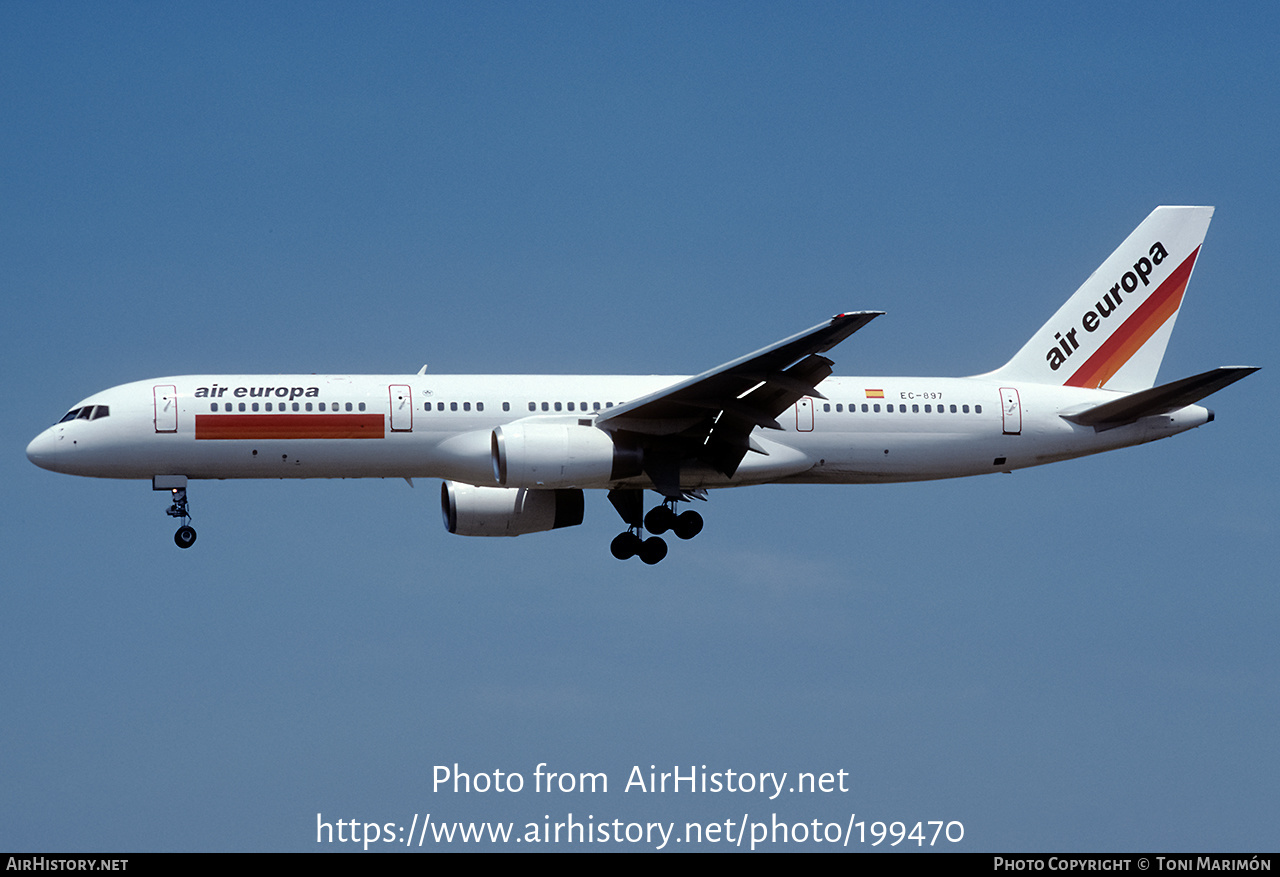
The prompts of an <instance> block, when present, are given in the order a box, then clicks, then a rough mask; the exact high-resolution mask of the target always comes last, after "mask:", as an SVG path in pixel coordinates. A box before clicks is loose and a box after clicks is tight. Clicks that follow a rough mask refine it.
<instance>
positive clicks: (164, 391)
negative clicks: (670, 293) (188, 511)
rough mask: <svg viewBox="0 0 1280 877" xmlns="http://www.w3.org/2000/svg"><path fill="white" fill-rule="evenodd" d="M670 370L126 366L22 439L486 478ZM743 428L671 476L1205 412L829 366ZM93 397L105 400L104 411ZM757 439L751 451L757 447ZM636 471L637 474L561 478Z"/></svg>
mask: <svg viewBox="0 0 1280 877" xmlns="http://www.w3.org/2000/svg"><path fill="white" fill-rule="evenodd" d="M681 380H684V378H682V377H680V376H664V375H649V376H601V375H427V374H418V375H274V376H267V375H185V376H181V377H165V378H157V379H155V380H150V381H139V382H135V383H131V384H123V385H121V386H117V387H113V388H111V389H109V390H104V391H102V392H100V393H96V394H94V395H93V396H90V397H88V398H87V399H85V400H84V401H82V402H81V403H79V405H77V406H76V409H73V410H77V409H78V410H79V411H81V412H83V411H85V409H88V408H90V407H92V411H91V412H90V413H89V414H87V415H85V416H77V417H75V418H73V419H70V420H64V421H63V422H60V423H57V424H55V425H54V426H51V427H49V428H48V429H46V430H45V431H44V432H42V433H41V434H40V435H39V436H37V437H36V438H35V439H34V440H33V441H32V442H31V444H30V446H29V447H28V449H27V454H28V456H29V457H30V458H31V460H32V461H33V462H34V463H36V464H37V465H39V466H42V467H43V468H46V469H51V470H54V471H57V472H65V473H69V474H74V475H88V476H96V477H102V478H152V477H154V476H166V475H182V476H186V477H187V478H192V479H208V478H370V477H374V478H379V477H380V478H390V477H395V478H444V479H450V480H454V481H460V482H465V483H468V484H474V485H477V486H492V485H495V484H496V483H497V482H496V480H495V475H494V471H493V461H492V456H491V435H492V431H493V430H494V429H495V428H496V427H500V426H504V425H506V424H511V423H514V422H516V421H526V422H528V421H534V422H543V423H562V424H568V425H574V426H583V427H590V426H591V424H592V421H593V419H594V417H595V416H596V415H597V414H603V413H605V412H607V411H608V410H609V409H611V408H612V407H613V406H615V405H619V404H621V403H624V402H627V401H628V400H632V399H635V398H637V397H640V396H644V395H646V394H649V393H654V392H657V391H659V390H661V389H662V388H664V387H668V386H671V385H672V384H674V383H676V382H678V381H681ZM818 390H819V391H820V393H821V394H822V395H824V396H826V399H821V398H813V397H804V398H802V399H800V400H799V401H798V402H796V403H795V404H794V405H792V406H791V407H790V408H789V409H787V410H786V411H785V412H783V414H782V415H781V416H779V417H778V418H777V422H778V424H779V425H781V427H782V429H781V430H774V429H763V428H757V429H756V430H755V431H754V433H753V435H752V439H753V443H754V444H755V446H756V449H757V451H756V452H753V453H748V454H747V455H746V457H745V459H744V460H743V461H742V464H741V466H740V467H739V468H738V469H737V471H736V473H735V474H734V475H733V477H732V478H729V477H726V476H724V475H723V474H720V473H718V472H715V471H711V470H710V469H708V468H705V467H700V466H693V467H691V468H685V469H682V470H681V475H680V481H681V487H684V488H687V489H697V488H719V487H731V486H736V485H747V484H762V483H768V482H779V481H785V482H810V483H838V484H855V483H868V482H890V481H920V480H928V479H936V478H954V477H960V476H966V475H979V474H983V473H986V472H1002V471H1004V472H1007V471H1011V470H1013V469H1019V468H1024V467H1027V466H1036V465H1040V464H1043V463H1049V462H1053V461H1056V460H1064V459H1069V458H1072V457H1079V456H1084V455H1087V454H1093V453H1098V452H1100V451H1106V450H1111V449H1113V448H1119V447H1125V446H1128V445H1136V444H1141V443H1143V442H1148V441H1153V440H1155V439H1158V438H1163V437H1165V436H1168V435H1172V434H1174V433H1178V432H1182V431H1184V430H1187V429H1191V428H1193V427H1196V426H1200V425H1201V424H1203V423H1205V422H1207V421H1208V420H1210V419H1211V417H1212V415H1211V413H1210V412H1209V411H1208V409H1206V408H1202V407H1200V406H1197V405H1191V406H1187V407H1185V408H1182V409H1179V410H1177V411H1175V412H1172V413H1171V414H1166V415H1160V416H1152V417H1144V418H1142V419H1141V420H1139V421H1138V422H1136V423H1131V424H1128V425H1125V426H1121V427H1117V428H1115V429H1109V430H1105V431H1101V432H1099V431H1095V430H1094V429H1093V428H1092V427H1084V426H1079V425H1076V424H1073V423H1071V422H1068V421H1067V420H1065V419H1063V418H1062V417H1061V416H1060V415H1061V414H1063V413H1070V412H1071V411H1075V410H1080V409H1083V408H1087V407H1089V406H1092V405H1097V404H1100V403H1102V402H1106V401H1110V400H1112V399H1116V398H1118V397H1119V396H1120V395H1121V394H1117V393H1114V392H1111V391H1107V390H1089V389H1080V388H1074V387H1060V386H1049V385H1043V384H1022V385H1013V386H1010V385H1009V384H1008V383H1003V384H1002V383H998V382H992V381H990V380H989V379H986V378H983V377H975V378H912V377H871V378H866V377H834V376H833V377H830V378H827V379H826V380H825V381H823V382H822V383H821V384H820V385H819V387H818ZM99 406H105V412H101V411H100V408H99ZM760 451H763V452H764V453H760ZM574 486H576V487H582V488H615V487H648V486H650V485H649V482H648V478H647V476H644V475H640V476H633V477H630V478H625V479H619V480H617V481H610V480H607V479H604V480H597V481H595V482H593V483H582V484H576V485H574Z"/></svg>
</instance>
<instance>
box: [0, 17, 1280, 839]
mask: <svg viewBox="0 0 1280 877" xmlns="http://www.w3.org/2000/svg"><path fill="white" fill-rule="evenodd" d="M1276 26H1277V13H1276V12H1275V11H1274V9H1273V8H1272V7H1271V6H1269V5H1265V4H1248V3H1242V4H1235V5H1231V6H1229V7H1227V8H1226V9H1212V10H1211V9H1210V8H1209V7H1206V6H1204V5H1203V4H1176V3H1175V4H1161V5H1159V6H1153V7H1150V8H1144V7H1141V6H1122V7H1115V6H1114V5H1113V4H1099V5H1092V4H1085V5H1080V4H1074V5H1072V6H1071V7H1070V8H1069V9H1061V10H1052V9H1050V10H1042V9H1035V10H1032V9H1030V8H1028V7H1025V6H1024V5H1021V4H1008V5H1004V4H994V5H993V4H987V5H980V6H976V7H971V6H967V5H926V4H914V5H906V4H891V5H885V4H874V5H862V4H820V3H814V4H805V5H802V6H800V7H799V8H792V7H784V6H782V5H767V4H745V5H744V4H661V3H651V4H628V5H622V4H570V3H556V4H505V3H490V4H433V5H425V4H383V5H376V6H372V7H366V6H360V5H348V4H274V5H272V6H271V7H270V8H269V9H262V8H260V6H259V5H257V4H216V5H202V4H179V5H174V4H154V5H152V4H128V5H125V4H118V5H83V4H61V3H42V4H18V3H7V4H4V5H3V6H0V46H2V50H0V107H2V109H3V118H4V119H5V124H4V125H3V126H0V156H3V159H4V160H3V176H2V178H0V179H2V181H3V182H2V184H0V185H2V189H0V232H2V233H0V254H2V258H0V284H2V285H3V290H4V301H5V314H6V317H5V319H4V321H3V323H2V324H0V332H3V346H2V348H0V349H2V350H3V354H0V356H3V363H4V365H5V372H6V375H7V380H6V381H4V382H3V385H2V386H0V400H2V402H3V405H4V410H5V411H6V412H7V416H6V417H5V418H4V420H3V426H2V427H0V428H3V430H4V433H5V441H4V447H6V448H7V449H8V453H7V454H5V455H3V456H2V457H0V467H2V468H0V472H2V473H3V478H4V483H5V490H6V497H7V502H5V503H4V504H3V508H2V509H0V552H2V554H0V556H3V558H4V561H5V566H6V568H7V571H8V575H7V576H6V581H7V583H8V587H7V590H6V597H7V599H6V601H5V604H6V608H5V612H4V613H3V620H2V621H0V631H3V636H0V643H2V645H0V657H2V658H3V666H4V668H5V669H4V671H3V675H2V676H0V679H3V683H0V696H2V698H3V702H4V704H5V706H6V717H5V720H4V721H3V722H0V753H2V754H0V778H2V781H3V787H4V788H5V790H6V791H5V794H4V796H3V798H4V803H3V804H2V805H0V848H5V849H25V850H38V851H53V850H91V849H92V850H129V851H140V850H304V851H309V850H315V849H317V846H316V843H315V833H314V832H315V820H316V814H317V813H318V812H319V813H323V814H325V818H326V819H327V818H330V817H331V818H332V819H333V820H337V819H356V820H358V821H360V822H377V823H386V822H396V823H398V824H405V823H408V822H409V820H410V819H411V817H412V815H413V814H414V813H419V814H425V813H428V812H430V813H433V814H435V816H436V818H439V819H461V820H473V819H480V820H484V819H492V820H511V821H514V822H516V823H517V825H521V826H522V825H523V824H524V823H526V822H530V821H537V822H541V821H543V817H544V815H546V816H550V817H551V818H552V819H553V820H555V819H562V818H563V817H564V815H565V814H567V813H569V812H573V813H575V814H577V815H578V816H579V818H581V817H582V816H583V815H584V814H592V815H593V816H594V817H595V818H596V819H598V820H599V819H610V820H611V819H614V818H618V819H622V820H624V821H626V820H655V819H661V820H672V821H676V822H678V823H680V824H683V822H685V821H691V820H702V821H715V820H719V821H723V820H724V819H727V818H732V819H735V820H737V819H740V818H741V816H742V814H743V813H749V814H750V815H751V818H753V819H754V818H764V819H767V818H769V816H770V815H771V814H773V813H777V814H778V815H779V817H780V818H783V819H786V820H797V821H798V820H803V819H810V820H811V819H814V818H820V819H821V820H822V821H824V822H826V821H832V822H841V823H843V822H846V821H847V820H848V819H849V814H851V813H856V814H858V818H859V819H864V818H865V819H866V820H868V822H870V821H872V820H875V819H881V820H885V821H891V820H902V821H905V822H907V823H908V824H911V823H914V822H916V821H919V820H924V821H927V820H933V819H945V820H958V821H960V822H963V824H964V826H965V839H964V842H963V843H962V844H960V845H959V846H958V848H959V849H964V850H967V851H973V850H1051V851H1052V850H1090V849H1094V850H1098V849H1100V850H1156V851H1173V850H1274V849H1275V848H1276V846H1277V840H1278V837H1277V829H1276V819H1275V817H1276V803H1275V792H1274V789H1275V785H1276V780H1277V773H1278V771H1277V767H1278V764H1277V755H1276V747H1275V729H1276V727H1278V726H1280V712H1278V707H1277V704H1278V703H1280V698H1278V695H1280V691H1278V690H1277V687H1278V686H1277V671H1278V670H1280V666H1278V665H1280V661H1278V659H1277V654H1276V647H1275V636H1274V635H1275V630H1276V627H1277V621H1278V620H1280V618H1278V615H1280V598H1277V596H1276V589H1275V586H1274V585H1275V574H1274V567H1275V560H1276V549H1275V547H1274V545H1275V540H1276V535H1277V529H1278V528H1277V505H1276V499H1275V491H1274V489H1273V488H1274V485H1275V484H1276V475H1277V472H1276V462H1275V461H1276V454H1275V450H1276V449H1275V417H1274V414H1273V411H1272V409H1271V408H1270V404H1269V403H1268V404H1267V405H1265V406H1263V407H1262V408H1261V409H1259V408H1258V407H1257V405H1256V400H1257V399H1259V398H1262V399H1268V398H1273V397H1274V391H1273V387H1274V385H1273V377H1272V375H1273V371H1272V368H1271V367H1272V366H1273V363H1272V362H1271V358H1272V357H1271V352H1272V350H1273V349H1274V340H1273V339H1272V337H1271V335H1272V332H1273V327H1274V326H1275V325H1276V323H1277V317H1280V314H1277V310H1278V308H1277V304H1276V296H1275V295H1274V294H1273V288H1274V285H1275V279H1274V273H1273V270H1272V267H1273V266H1272V261H1273V260H1272V259H1271V258H1270V254H1271V252H1272V251H1273V249H1274V236H1275V234H1276V231H1277V221H1276V211H1275V205H1276V203H1277V194H1278V193H1277V183H1276V175H1275V167H1276V163H1277V158H1278V156H1277V144H1278V143H1280V121H1278V120H1280V117H1278V116H1277V114H1276V112H1275V95H1276V94H1277V93H1280V81H1278V80H1280V65H1277V63H1276V61H1275V57H1274V45H1273V43H1274V34H1275V33H1276V29H1277V27H1276ZM1158 204H1212V205H1215V206H1216V207H1217V213H1216V215H1215V218H1214V221H1213V224H1212V226H1211V227H1210V230H1209V234H1208V238H1207V239H1206V243H1205V247H1204V250H1203V253H1202V256H1201V258H1200V260H1199V262H1198V264H1197V266H1196V273H1195V276H1194V278H1193V280H1192V283H1191V286H1190V288H1189V290H1188V295H1187V298H1186V300H1185V303H1184V306H1183V309H1182V312H1181V315H1180V319H1179V321H1178V326H1177V330H1176V331H1175V333H1174V335H1173V338H1172V341H1171V343H1170V345H1169V349H1168V353H1167V355H1166V357H1165V361H1164V366H1163V369H1162V371H1161V377H1162V379H1165V380H1172V379H1174V378H1177V377H1182V376H1185V375H1189V374H1194V373H1196V372H1200V371H1204V370H1206V369H1208V368H1211V367H1214V366H1217V365H1224V364H1248V365H1258V366H1263V367H1264V370H1263V371H1262V372H1260V373H1259V374H1257V375H1255V376H1253V377H1251V378H1249V379H1248V380H1247V381H1245V382H1243V383H1241V384H1239V385H1236V386H1234V387H1231V388H1229V389H1227V390H1225V391H1223V392H1222V393H1221V394H1220V395H1219V396H1216V397H1214V398H1213V400H1212V401H1211V402H1210V405H1211V406H1212V407H1213V408H1214V409H1215V410H1216V411H1217V414H1218V419H1217V421H1216V422H1215V423H1213V424H1211V425H1209V426H1207V427H1205V428H1203V429H1200V430H1195V431H1193V432H1191V433H1189V434H1186V435H1183V436H1179V437H1175V438H1173V439H1170V440H1168V441H1164V442H1160V443H1157V444H1155V445H1150V446H1146V447H1141V448H1134V449H1129V450H1125V451H1121V452H1117V453H1113V454H1108V455H1104V456H1101V457H1096V458H1092V459H1084V460H1077V461H1073V462H1068V463H1063V464H1058V465H1054V466H1049V467H1045V468H1042V469H1038V470H1024V471H1021V472H1018V473H1015V474H1014V475H1012V476H990V477H984V478H977V479H967V480H960V481H952V482H940V483H933V484H915V485H897V486H872V487H766V488H759V489H753V490H747V491H729V492H722V493H718V494H715V495H713V498H712V501H711V502H710V503H709V504H708V505H707V506H706V507H705V508H704V509H702V511H703V512H704V513H705V515H706V517H707V526H706V529H705V531H704V532H703V534H702V535H701V536H699V537H698V539H697V540H696V541H694V542H692V543H682V544H678V545H673V547H672V551H671V553H670V555H669V556H668V558H667V559H666V560H665V561H664V562H663V563H662V564H661V565H659V566H657V567H652V568H650V567H644V566H642V565H641V564H639V563H637V562H634V561H633V562H630V563H625V564H623V563H618V562H617V561H615V560H613V559H612V558H611V557H610V556H609V554H608V550H607V545H608V541H609V539H610V538H612V537H613V535H614V534H615V533H616V532H618V530H619V529H620V526H619V522H618V519H617V517H616V515H615V514H614V512H613V510H612V509H611V508H610V507H609V505H608V503H607V502H606V501H605V499H604V497H603V496H589V497H588V501H587V521H586V523H585V524H584V525H583V526H582V527H579V528H576V529H572V530H567V531H561V532H556V533H550V534H539V535H532V536H526V537H521V538H518V539H512V540H479V539H463V538H459V537H454V536H450V535H448V534H447V533H446V532H445V531H444V529H443V527H442V526H441V524H440V516H439V512H438V485H437V484H436V483H434V482H428V483H421V482H420V483H418V485H417V486H416V487H415V488H414V489H410V488H409V487H408V486H407V485H405V484H404V482H402V481H393V480H388V481H305V482H296V483H288V482H239V483H237V482H213V483H208V484H206V483H197V484H195V485H194V487H193V490H192V492H191V494H192V510H193V512H194V514H195V521H194V523H195V524H196V526H197V527H198V528H199V531H200V542H199V543H198V544H197V546H196V547H195V548H193V549H192V550H190V551H185V552H180V551H179V550H178V549H176V548H175V547H174V546H173V544H172V541H171V539H170V536H171V532H172V524H171V522H170V520H169V519H168V518H167V517H165V516H164V514H163V509H164V505H165V497H164V496H162V495H160V494H153V493H152V492H151V491H150V489H149V485H147V484H145V483H132V482H113V481H98V480H89V479H78V478H72V477H68V476H61V475H55V474H52V473H49V472H45V471H42V470H39V469H37V468H35V467H34V466H32V465H31V464H30V463H29V462H28V461H27V460H26V459H25V457H24V455H23V453H22V452H23V448H24V447H25V445H26V443H27V442H28V441H29V440H30V439H31V438H32V437H33V436H34V435H35V434H36V433H37V432H39V431H40V430H41V429H43V428H44V427H45V426H47V425H48V424H50V423H52V422H53V421H54V420H55V419H56V418H57V417H58V416H60V415H61V414H62V413H63V412H64V411H65V410H67V408H69V407H70V406H71V405H72V404H74V403H75V402H76V401H77V400H79V399H81V398H83V397H85V396H87V395H88V394H90V393H92V392H94V391H96V390H99V389H103V388H105V387H108V386H111V385H114V384H117V383H123V382H125V381H130V380H137V379H143V378H148V377H153V376H159V375H170V374H183V373H198V372H199V373H220V372H264V373H281V372H286V373H287V372H339V373H342V372H371V373H396V372H406V373H412V372H416V371H417V370H418V368H419V367H420V366H421V365H422V364H423V363H424V362H425V363H428V364H429V365H430V368H431V370H432V371H435V372H442V373H473V372H499V373H503V372H506V373H520V372H531V373H544V372H564V373H643V374H648V373H696V372H699V371H702V370H704V369H706V368H709V367H711V366H713V365H715V364H718V363H720V362H724V361H726V360H729V359H733V358H735V357H737V356H739V355H741V354H743V353H745V352H748V351H750V350H754V349H757V348H758V347H761V346H763V345H765V344H767V343H770V342H772V341H774V340H777V339H779V338H782V337H784V336H786V335H789V334H791V333H793V332H795V331H798V330H800V329H802V328H805V327H807V326H810V325H813V324H815V323H817V322H819V321H820V320H822V319H824V318H826V317H827V316H829V315H831V314H833V313H836V312H839V311H842V310H854V309H876V310H884V311H886V312H887V315H886V316H885V317H883V318H881V319H879V320H877V321H876V322H875V323H874V324H872V325H871V326H869V327H867V328H866V329H865V330H863V331H862V332H859V333H858V335H857V336H856V337H855V338H852V339H850V340H849V341H848V342H846V343H845V344H843V345H842V346H840V347H839V348H837V349H836V351H835V354H834V358H835V359H836V363H837V373H838V374H882V375H884V374H926V375H929V374H937V375H963V374H972V373H977V372H982V371H986V370H988V369H991V368H994V367H996V366H998V365H1000V364H1001V363H1002V362H1004V361H1005V360H1006V359H1007V358H1008V357H1009V356H1011V355H1012V354H1013V353H1014V352H1015V351H1016V350H1017V349H1018V347H1019V346H1021V344H1022V342H1023V341H1024V340H1025V339H1026V338H1027V337H1029V336H1030V334H1031V333H1032V332H1033V331H1034V330H1035V329H1036V328H1037V327H1039V326H1040V325H1041V323H1043V321H1044V320H1045V319H1046V318H1047V317H1048V316H1049V315H1050V314H1052V313H1053V311H1054V310H1055V309H1056V308H1057V307H1058V305H1059V304H1061V302H1062V301H1064V300H1065V299H1066V297H1067V296H1068V295H1069V294H1070V292H1071V291H1073V290H1074V289H1075V288H1076V287H1077V286H1078V285H1079V284H1080V283H1081V282H1082V281H1083V280H1084V279H1085V277H1087V276H1088V274H1089V272H1091V271H1092V270H1093V269H1094V268H1095V267H1096V266H1097V265H1098V264H1099V263H1100V262H1101V261H1102V260H1103V259H1104V258H1105V257H1106V256H1107V255H1108V254H1109V253H1110V252H1111V250H1112V249H1113V248H1114V247H1115V246H1116V245H1117V244H1118V243H1119V242H1120V241H1121V240H1123V238H1124V236H1125V235H1126V234H1128V232H1129V231H1131V230H1132V229H1133V228H1134V227H1135V226H1136V225H1137V224H1138V222H1140V221H1141V220H1142V218H1143V217H1145V216H1146V215H1147V213H1148V212H1150V210H1151V209H1152V208H1153V207H1155V206H1156V205H1158ZM455 762H456V763H458V764H459V765H461V767H462V768H463V769H464V770H470V771H472V772H483V771H489V772H491V771H493V770H495V769H500V770H503V771H504V772H505V771H519V772H521V773H522V774H523V775H524V776H525V777H526V779H530V780H531V778H532V774H533V771H534V768H535V767H536V766H537V764H538V763H540V762H546V763H547V764H548V765H549V766H550V769H553V770H564V771H572V772H581V771H603V772H605V773H607V774H608V776H609V779H610V784H611V785H610V791H609V792H608V793H607V794H597V795H594V796H592V795H579V796H577V797H571V796H556V797H554V798H551V799H548V798H546V797H545V796H543V797H541V798H539V797H538V796H536V795H534V794H532V793H529V792H524V793H521V794H511V795H505V796H499V795H495V794H489V795H478V794H471V795H452V794H445V793H434V792H433V791H432V788H431V786H432V782H431V781H432V776H433V768H434V766H435V765H438V764H443V765H452V764H454V763H455ZM651 764H653V765H658V766H659V769H660V770H662V769H665V770H671V769H672V768H673V767H674V766H676V765H680V766H682V768H684V769H687V768H688V766H690V765H707V769H708V770H709V771H714V770H725V769H733V770H735V771H747V772H753V771H754V772H762V771H763V772H768V771H777V772H781V771H788V772H791V773H792V775H794V772H796V771H814V772H822V771H836V770H846V771H848V772H849V784H850V791H849V792H847V793H837V794H831V795H825V796H823V795H817V796H809V797H807V798H806V797H800V796H791V797H786V798H782V799H779V800H777V801H772V802H771V801H768V800H766V799H763V798H761V797H760V796H751V795H747V794H736V795H730V794H721V795H702V796H698V795H688V794H685V795H648V796H643V795H640V794H637V793H634V792H633V793H624V792H623V791H622V786H623V784H624V783H625V780H626V777H627V774H628V772H629V771H630V769H631V767H632V766H633V765H640V766H642V767H643V768H646V769H647V767H648V766H649V765H651ZM641 846H642V848H643V845H641ZM706 848H710V847H706Z"/></svg>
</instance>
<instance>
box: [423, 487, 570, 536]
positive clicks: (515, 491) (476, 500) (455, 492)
mask: <svg viewBox="0 0 1280 877" xmlns="http://www.w3.org/2000/svg"><path fill="white" fill-rule="evenodd" d="M583 506H584V503H583V498H582V491H581V490H529V489H528V488H524V487H472V486H471V485H470V484H457V483H455V482H453V481H446V482H444V484H443V485H441V488H440V510H441V511H442V512H443V513H444V526H445V529H446V530H448V531H449V532H450V533H456V534H457V535H459V536H519V535H521V534H523V533H541V532H543V531H544V530H558V529H559V528H561V527H576V526H577V525H578V524H581V523H582V512H583Z"/></svg>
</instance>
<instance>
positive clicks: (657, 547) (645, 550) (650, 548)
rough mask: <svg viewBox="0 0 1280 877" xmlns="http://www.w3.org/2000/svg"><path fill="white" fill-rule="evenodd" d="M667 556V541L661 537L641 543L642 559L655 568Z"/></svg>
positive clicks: (651, 537) (652, 537) (651, 538)
mask: <svg viewBox="0 0 1280 877" xmlns="http://www.w3.org/2000/svg"><path fill="white" fill-rule="evenodd" d="M666 556H667V543H666V540H665V539H663V538H662V537H660V536H650V537H649V538H648V539H646V540H644V542H642V543H640V559H641V560H643V561H644V562H645V563H647V564H649V565H650V566H653V565H654V564H655V563H657V562H658V561H660V560H662V558H664V557H666Z"/></svg>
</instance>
